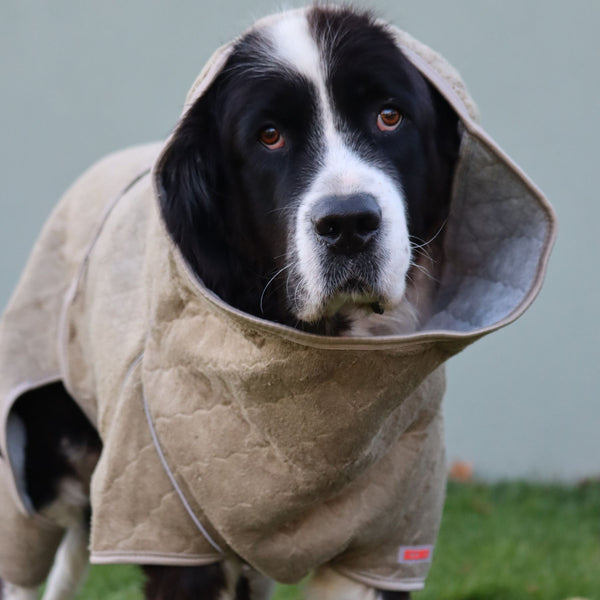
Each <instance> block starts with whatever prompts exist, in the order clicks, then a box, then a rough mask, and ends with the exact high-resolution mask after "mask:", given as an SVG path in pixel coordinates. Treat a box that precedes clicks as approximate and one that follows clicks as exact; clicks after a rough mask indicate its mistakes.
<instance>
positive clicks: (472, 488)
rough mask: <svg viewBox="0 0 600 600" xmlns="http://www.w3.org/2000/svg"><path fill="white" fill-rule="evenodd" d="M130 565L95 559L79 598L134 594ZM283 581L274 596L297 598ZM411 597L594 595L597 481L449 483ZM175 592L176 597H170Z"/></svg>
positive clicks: (120, 598)
mask: <svg viewBox="0 0 600 600" xmlns="http://www.w3.org/2000/svg"><path fill="white" fill-rule="evenodd" d="M140 584H141V576H140V574H139V572H138V571H137V570H136V569H135V568H133V567H121V566H118V567H94V568H92V570H91V572H90V576H89V578H88V581H87V583H86V585H85V587H84V589H83V590H82V591H81V593H80V594H79V596H78V598H80V599H85V600H140V599H141V594H140V592H139V588H140ZM300 597H301V596H300V594H299V591H298V590H297V589H296V588H295V587H291V586H290V587H288V586H281V587H279V588H278V589H277V592H276V595H275V600H299V599H300ZM414 598H415V600H434V599H435V600H567V599H574V598H578V599H579V598H585V599H587V600H600V483H589V484H586V485H581V486H578V487H576V488H566V487H562V486H558V485H543V486H542V485H531V484H526V483H505V484H497V485H493V486H486V485H482V484H456V483H454V484H450V486H449V489H448V499H447V502H446V508H445V511H444V520H443V524H442V531H441V534H440V539H439V540H438V544H437V546H436V551H435V556H434V561H433V567H432V570H431V573H430V576H429V578H428V581H427V588H426V589H425V590H424V591H422V592H419V593H418V594H414ZM174 600H175V599H174Z"/></svg>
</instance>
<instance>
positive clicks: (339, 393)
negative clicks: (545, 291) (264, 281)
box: [0, 16, 555, 590]
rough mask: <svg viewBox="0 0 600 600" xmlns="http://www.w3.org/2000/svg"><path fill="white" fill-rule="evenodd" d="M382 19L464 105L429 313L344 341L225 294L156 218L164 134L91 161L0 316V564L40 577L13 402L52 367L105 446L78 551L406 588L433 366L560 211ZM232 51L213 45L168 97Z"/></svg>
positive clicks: (421, 517) (499, 302)
mask: <svg viewBox="0 0 600 600" xmlns="http://www.w3.org/2000/svg"><path fill="white" fill-rule="evenodd" d="M277 18H279V17H278V16H275V17H270V18H268V19H267V20H263V21H259V22H258V24H257V25H255V27H256V28H260V27H263V26H265V23H269V22H272V20H273V19H277ZM391 31H392V32H393V34H394V36H395V38H396V40H397V43H398V45H399V47H400V48H401V50H402V51H403V52H404V53H405V55H406V56H407V57H408V58H409V60H410V61H411V62H412V63H413V64H414V65H415V66H416V67H417V69H419V70H420V72H421V73H422V74H423V75H424V76H425V77H426V78H427V79H428V80H429V81H430V82H431V84H432V85H433V86H435V87H436V88H437V89H438V91H439V92H440V93H441V94H442V95H443V96H444V97H445V98H446V100H447V101H448V102H449V103H450V105H451V106H452V107H453V108H454V110H455V111H456V113H457V114H458V116H459V118H460V122H461V130H462V141H461V147H460V156H459V159H458V162H457V165H456V171H455V175H454V184H453V192H452V199H451V206H450V215H449V218H448V221H447V225H446V230H445V238H444V244H445V248H444V257H445V258H444V263H443V265H442V271H441V279H440V283H439V288H438V289H437V291H436V293H435V297H434V299H433V307H434V308H433V314H432V316H431V318H430V319H429V320H428V321H427V322H425V323H423V324H422V325H421V327H420V328H419V330H418V331H416V332H415V333H413V334H410V335H404V336H383V337H368V338H367V337H365V338H356V339H349V338H341V337H323V336H317V335H313V334H308V333H304V332H301V331H298V330H295V329H292V328H289V327H286V326H283V325H280V324H277V323H273V322H268V321H265V320H262V319H260V318H257V317H255V316H251V315H248V314H245V313H243V312H241V311H239V310H237V309H235V308H233V307H231V306H228V305H227V304H225V303H224V302H223V301H222V300H221V299H220V298H218V297H217V296H216V295H215V294H213V293H212V292H211V291H210V290H208V289H207V288H206V287H205V286H204V285H203V283H202V281H200V280H199V279H198V278H197V277H196V276H195V275H194V273H193V272H192V271H191V269H190V268H189V266H188V265H187V264H186V262H185V261H184V259H183V258H182V256H181V254H180V252H179V251H178V249H177V248H176V247H175V246H174V244H173V243H172V241H171V240H170V238H169V235H168V233H167V231H166V229H165V226H164V223H163V221H162V219H161V214H160V210H159V204H158V201H157V199H158V198H159V197H160V194H161V193H162V192H163V189H162V184H161V170H162V167H163V164H164V163H165V160H166V157H167V156H168V155H169V151H170V139H169V140H167V141H166V143H165V144H162V145H152V146H144V147H136V148H132V149H129V150H126V151H123V152H120V153H117V154H113V155H111V156H109V157H108V158H105V159H104V160H102V161H101V162H99V163H98V164H96V165H95V166H93V167H92V168H91V169H90V170H89V171H87V172H86V173H85V174H84V175H83V176H82V177H81V178H80V179H79V180H78V181H77V182H76V183H75V184H74V185H73V186H72V187H71V188H70V189H69V190H68V191H67V193H66V194H65V196H64V197H63V198H62V200H61V201H60V203H59V204H58V206H57V208H56V209H55V210H54V212H53V213H52V215H51V216H50V218H49V220H48V222H47V223H46V225H45V227H44V229H43V231H42V233H41V235H40V238H39V240H38V241H37V243H36V245H35V247H34V249H33V252H32V255H31V257H30V259H29V262H28V263H27V266H26V268H25V271H24V273H23V276H22V278H21V280H20V282H19V284H18V286H17V289H16V291H15V292H14V294H13V296H12V298H11V300H10V302H9V304H8V307H7V309H6V312H5V313H4V316H3V318H2V321H1V322H0V411H1V412H0V453H1V457H0V576H1V577H3V578H5V579H7V580H9V581H12V582H14V583H17V584H20V585H28V586H31V585H34V584H37V583H39V582H40V581H41V580H43V578H44V577H45V576H46V574H47V571H48V569H49V565H50V563H51V560H52V556H53V554H54V551H55V549H56V546H57V544H58V543H59V540H60V537H61V535H62V530H61V528H60V527H59V526H58V525H57V524H56V523H53V522H52V521H50V520H49V519H48V518H46V517H43V516H42V515H39V514H35V513H34V511H33V510H32V507H31V502H30V500H29V499H28V497H27V494H26V491H25V487H24V473H23V455H24V449H23V446H24V440H23V434H22V424H21V423H20V422H19V420H18V418H16V417H15V416H14V413H13V412H12V410H11V409H12V407H13V405H14V403H15V401H16V400H17V399H18V398H19V397H20V396H21V395H22V394H23V393H24V392H26V391H28V390H31V389H34V388H37V387H40V386H43V385H45V384H47V383H49V382H54V381H59V380H60V381H62V382H64V384H65V386H66V388H67V389H68V391H69V392H70V394H71V395H72V396H73V398H74V399H75V400H76V402H77V403H78V405H79V406H80V407H81V409H82V410H83V411H84V413H85V414H86V415H87V417H88V418H89V419H90V421H91V422H92V423H93V424H94V426H95V427H96V428H97V429H98V432H99V434H100V436H101V438H102V442H103V450H102V453H101V457H100V460H99V463H98V465H97V467H96V469H95V471H94V474H93V477H92V484H91V503H92V535H91V560H92V562H96V563H146V564H148V563H154V564H167V565H201V564H207V563H211V562H215V561H218V560H221V559H222V558H223V557H226V556H227V555H231V554H236V555H238V556H240V557H241V558H242V559H243V560H244V561H246V562H248V563H249V564H250V565H252V566H253V567H254V568H256V569H258V570H259V571H260V572H262V573H264V574H266V575H268V576H270V577H272V578H274V579H276V580H278V581H281V582H296V581H298V580H299V579H300V578H302V577H303V576H304V575H306V574H307V573H308V572H309V571H310V570H311V569H314V568H315V567H318V566H319V565H322V564H324V563H329V564H330V565H331V566H332V567H333V568H335V569H337V570H338V571H340V572H341V573H344V574H346V575H347V576H349V577H352V578H354V579H357V580H359V581H362V582H364V583H366V584H369V585H374V586H377V587H381V588H386V589H401V590H411V589H419V588H420V587H422V586H423V582H424V579H425V576H426V574H427V571H428V568H429V564H430V560H431V555H432V548H433V545H434V543H435V539H436V536H437V532H438V527H439V522H440V517H441V512H442V505H443V500H444V488H445V458H444V443H443V431H442V416H441V410H440V402H441V399H442V395H443V392H444V373H443V364H444V362H445V361H446V360H447V359H448V358H449V357H451V356H452V355H454V354H456V353H457V352H460V351H461V350H462V349H463V348H465V347H466V346H467V345H468V344H470V343H472V342H473V341H475V340H477V339H478V338H480V337H482V336H483V335H486V334H488V333H490V332H492V331H495V330H497V329H499V328H500V327H503V326H505V325H507V324H509V323H511V322H512V321H514V320H515V319H516V318H517V317H518V316H520V315H521V314H522V313H523V312H524V311H525V309H526V308H527V307H528V306H529V305H530V304H531V302H532V301H533V299H534V297H535V296H536V294H537V293H538V291H539V289H540V286H541V283H542V279H543V275H544V271H545V266H546V262H547V259H548V256H549V253H550V248H551V245H552V241H553V238H554V229H555V225H554V216H553V212H552V209H551V208H550V206H549V205H548V203H547V202H546V200H545V199H544V197H543V196H542V194H541V193H540V192H539V191H538V189H537V188H536V187H535V186H534V185H533V184H532V183H531V182H530V180H529V179H528V178H527V177H526V176H525V175H524V174H523V173H522V171H521V170H520V169H519V168H518V167H517V166H516V165H515V164H514V163H513V162H512V161H511V160H510V159H509V158H508V157H507V156H506V155H505V154H504V153H503V152H502V151H501V150H500V149H499V148H498V146H497V145H496V144H495V143H494V141H492V140H491V139H490V137H489V136H488V135H487V134H486V133H485V132H484V131H483V130H482V129H481V127H480V126H479V124H478V122H477V111H476V108H475V105H474V104H473V101H472V100H471V98H470V97H469V95H468V94H467V91H466V89H465V87H464V84H463V83H462V81H461V79H460V77H459V76H458V74H457V73H456V71H455V70H454V69H453V68H452V67H451V66H450V65H449V64H448V63H447V62H446V61H445V60H444V59H443V58H442V57H441V56H439V55H438V54H436V53H435V52H433V51H432V50H431V49H429V48H427V47H426V46H424V45H422V44H420V43H419V42H417V41H416V40H414V39H413V38H411V37H410V36H408V35H407V34H405V33H403V32H401V31H399V30H396V29H391ZM232 47H233V42H232V44H229V45H227V46H224V47H222V48H220V49H219V50H218V51H217V52H216V53H215V54H214V55H213V56H212V58H211V59H210V61H209V63H208V64H207V66H206V67H205V68H204V70H203V71H202V73H201V75H200V76H199V78H198V79H197V80H196V82H195V83H194V86H193V87H192V90H191V92H190V94H189V96H188V100H187V103H186V108H185V110H184V115H185V111H186V110H187V109H188V108H189V107H190V106H191V105H192V104H193V103H194V102H195V101H196V100H197V99H198V98H199V97H200V96H202V94H203V93H204V92H205V91H206V90H207V89H208V88H209V86H210V85H211V83H212V82H213V81H214V79H215V77H216V76H217V74H218V73H219V72H220V70H221V69H222V67H223V65H224V64H225V62H226V60H227V57H228V56H229V54H230V52H231V50H232ZM182 118H183V117H182Z"/></svg>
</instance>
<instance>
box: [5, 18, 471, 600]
mask: <svg viewBox="0 0 600 600" xmlns="http://www.w3.org/2000/svg"><path fill="white" fill-rule="evenodd" d="M458 144H459V132H458V121H457V117H456V115H455V114H454V112H453V111H452V110H451V109H450V107H449V106H448V105H447V104H446V102H445V101H444V100H443V99H442V98H441V96H440V95H439V94H438V93H437V92H436V91H435V90H433V88H432V87H431V86H430V85H429V84H428V83H427V82H426V80H425V79H424V78H423V77H422V76H421V74H420V73H419V72H418V71H417V69H416V68H415V67H413V66H412V64H411V63H410V62H409V61H408V60H407V59H406V58H405V57H404V56H403V55H402V53H401V52H400V50H399V49H398V48H397V45H396V43H395V41H394V40H393V38H392V37H391V35H390V34H389V32H388V31H387V30H386V28H385V27H384V26H383V25H381V24H380V23H379V22H377V21H375V20H374V19H373V18H371V17H370V16H368V15H365V14H362V13H357V12H356V11H353V10H350V9H330V8H323V7H321V8H319V7H315V8H312V9H310V10H309V11H307V12H306V13H290V17H289V18H284V19H282V20H277V21H275V22H274V23H273V24H272V25H271V26H266V27H264V28H260V29H258V30H252V31H251V32H250V33H249V34H247V35H246V36H245V37H243V38H241V39H240V40H239V41H238V42H237V44H236V46H235V49H234V51H233V53H232V54H231V55H230V57H229V58H228V61H227V63H226V65H225V67H224V69H223V71H222V72H221V73H220V74H219V75H218V77H217V79H216V80H215V82H214V83H213V84H212V85H211V87H210V88H209V89H208V91H207V92H206V93H205V94H204V95H203V96H202V97H201V98H200V99H199V100H197V101H196V103H195V105H193V107H192V108H191V109H190V111H189V112H188V113H187V115H186V117H185V118H184V120H183V121H182V122H181V123H180V125H179V127H178V130H177V131H176V134H175V138H174V141H173V146H172V152H171V153H170V155H169V158H168V160H167V162H166V164H165V165H164V174H165V177H164V186H165V192H166V194H165V197H164V199H163V203H162V211H163V217H164V220H165V222H166V224H167V227H168V229H169V231H170V233H171V235H172V237H173V239H174V240H175V242H176V243H177V244H178V246H179V248H180V249H181V252H182V253H183V255H184V257H185V258H186V259H187V261H188V262H189V264H190V265H191V266H192V268H193V269H194V270H195V271H196V273H197V274H198V275H199V276H200V277H201V278H202V280H203V281H204V282H205V284H206V285H207V286H208V287H209V288H211V289H212V290H214V291H215V292H216V293H217V294H218V295H220V296H221V298H223V299H224V300H225V301H226V302H228V303H229V304H231V305H233V306H235V307H237V308H239V309H241V310H244V311H246V312H248V313H251V314H254V315H257V316H260V317H263V318H266V319H270V320H273V321H277V322H280V323H285V324H288V325H291V326H294V327H298V328H301V329H303V330H306V331H311V332H315V333H321V334H327V335H364V334H375V335H377V334H382V333H388V334H389V333H401V332H405V331H411V330H413V329H414V328H415V327H416V326H417V321H418V319H419V316H420V313H422V312H423V311H426V310H427V307H426V299H427V296H428V289H429V288H430V286H433V285H435V264H436V257H439V252H440V249H439V248H440V240H441V238H442V236H443V225H444V223H445V220H446V217H447V212H448V203H449V195H450V187H451V183H452V173H453V167H454V162H455V160H456V156H457V152H458ZM49 395H52V396H53V399H52V401H51V402H48V401H47V400H48V396H49ZM16 410H17V411H18V412H19V416H20V417H21V418H22V420H23V422H24V423H25V424H26V428H27V434H28V439H30V440H35V442H32V444H30V445H29V446H28V448H27V455H26V474H27V479H28V486H29V488H28V492H29V495H30V496H31V498H32V499H33V503H34V505H35V508H36V509H37V510H39V511H41V512H42V513H44V512H45V513H51V514H53V515H56V514H64V515H65V516H64V519H63V520H64V523H65V527H67V528H68V533H67V535H66V536H65V540H64V541H63V545H62V546H61V548H60V549H59V553H58V556H57V560H56V563H55V567H54V569H53V571H52V573H51V576H50V579H49V582H48V585H47V589H46V592H45V595H44V598H45V599H46V600H57V599H61V598H65V599H66V598H70V597H72V594H73V593H74V592H73V589H74V588H75V587H76V584H77V583H78V581H79V579H80V575H81V572H82V571H83V570H84V565H85V563H86V561H87V548H86V546H87V538H86V533H85V526H84V525H82V524H83V523H85V522H87V521H88V520H89V505H88V503H87V500H86V493H87V490H88V488H89V477H90V475H91V472H92V471H93V468H94V464H95V461H96V460H97V457H98V455H99V453H100V451H101V441H100V439H99V438H98V435H97V434H96V432H95V431H94V429H93V428H92V427H91V426H90V425H89V423H88V422H87V420H86V419H85V417H84V416H83V415H82V414H81V413H80V412H79V410H78V409H77V408H76V406H75V403H74V402H73V400H72V399H71V398H70V397H69V396H68V395H67V393H66V391H65V390H64V388H63V386H62V385H61V384H54V385H52V386H47V387H45V388H42V389H38V390H35V391H33V392H30V393H28V394H27V396H26V401H23V402H22V403H20V404H18V405H17V407H16ZM48 422H51V423H54V427H52V428H48V426H47V424H48ZM42 465H43V466H42ZM65 490H66V491H67V492H68V493H65ZM146 573H147V577H148V580H147V585H146V597H147V598H148V599H151V600H159V599H166V598H169V599H171V598H175V599H180V600H183V599H191V598H194V599H197V598H203V599H205V600H226V599H229V600H234V599H237V600H249V599H252V600H258V599H262V598H267V597H268V595H269V591H268V590H269V585H267V583H266V582H264V581H262V580H261V578H260V577H259V576H258V575H257V574H255V573H253V572H252V570H251V569H249V567H247V566H246V565H241V564H237V563H234V562H231V563H227V564H215V565H211V566H206V567H170V566H169V567H167V566H165V567H160V566H153V567H147V568H146ZM309 595H310V597H311V598H314V599H316V600H328V599H332V600H333V599H339V600H352V599H357V600H358V599H361V600H367V599H373V600H374V599H376V598H377V599H386V600H392V599H395V600H399V599H401V598H402V599H404V598H408V593H405V592H390V591H378V590H374V589H368V588H366V587H365V586H363V585H361V584H358V583H356V582H352V581H350V580H347V579H345V578H343V577H341V576H339V575H335V574H334V573H333V571H329V570H328V569H327V568H323V569H321V570H320V572H318V573H317V574H316V576H315V578H314V580H313V583H312V586H311V588H310V591H309ZM0 597H1V598H2V600H16V599H20V600H25V599H30V598H34V597H36V596H35V593H34V592H33V591H31V590H23V589H18V588H14V587H12V586H9V585H8V584H5V586H4V592H3V596H2V594H0Z"/></svg>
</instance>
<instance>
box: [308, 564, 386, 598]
mask: <svg viewBox="0 0 600 600" xmlns="http://www.w3.org/2000/svg"><path fill="white" fill-rule="evenodd" d="M380 597H381V596H380V595H379V594H378V593H377V591H376V590H374V589H373V588H371V587H368V586H366V585H364V584H362V583H359V582H358V581H354V580H352V579H349V578H348V577H344V576H343V575H340V574H339V573H336V572H335V571H333V570H332V569H327V568H325V569H320V570H319V571H317V573H316V574H315V575H314V576H313V577H312V579H311V580H310V582H309V584H308V591H307V596H306V598H307V600H377V599H378V598H380Z"/></svg>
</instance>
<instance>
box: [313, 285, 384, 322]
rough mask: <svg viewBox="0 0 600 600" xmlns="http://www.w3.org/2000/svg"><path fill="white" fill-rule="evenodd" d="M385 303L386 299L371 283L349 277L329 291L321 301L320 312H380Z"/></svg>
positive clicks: (326, 313)
mask: <svg viewBox="0 0 600 600" xmlns="http://www.w3.org/2000/svg"><path fill="white" fill-rule="evenodd" d="M386 305H387V301H386V299H385V298H384V297H383V296H382V295H381V294H380V293H379V292H377V291H376V290H375V288H374V286H373V285H372V284H371V283H369V282H367V281H364V280H363V279H361V278H358V277H349V278H348V279H346V280H345V281H344V282H343V283H342V284H341V285H338V286H336V287H335V288H334V289H333V290H331V291H329V293H328V294H327V296H326V297H325V298H324V301H323V311H322V314H323V316H325V317H333V316H335V315H337V314H343V313H347V312H349V311H352V310H357V309H358V310H363V311H366V312H374V313H377V314H382V313H383V312H384V310H385V308H386Z"/></svg>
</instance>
